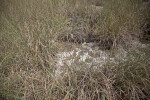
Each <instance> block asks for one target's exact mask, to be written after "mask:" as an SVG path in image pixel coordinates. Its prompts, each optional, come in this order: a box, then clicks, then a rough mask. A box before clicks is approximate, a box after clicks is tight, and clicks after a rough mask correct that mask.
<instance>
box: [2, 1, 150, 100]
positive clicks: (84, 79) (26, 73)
mask: <svg viewBox="0 0 150 100" xmlns="http://www.w3.org/2000/svg"><path fill="white" fill-rule="evenodd" d="M135 1H136V0H135ZM95 2H97V0H96V1H95ZM100 2H101V1H100ZM0 4H1V5H2V6H1V5H0V99H2V100H3V99H4V100H16V99H17V100H33V99H35V100H43V99H45V100H53V99H54V100H55V99H64V100H68V99H73V100H74V99H77V100H86V99H88V100H93V99H94V100H115V99H117V100H119V99H123V100H125V99H127V100H128V99H133V100H137V99H139V100H140V99H141V100H142V99H145V100H146V99H147V100H148V99H149V98H150V97H149V94H150V93H149V91H150V88H149V87H150V86H149V84H150V80H149V77H150V74H149V72H150V70H149V69H150V68H149V62H148V61H149V58H150V54H149V52H148V51H149V48H147V49H143V54H144V53H145V55H144V56H141V55H139V54H134V53H131V55H134V56H136V59H133V60H131V59H129V60H128V61H126V62H125V63H120V64H119V66H115V65H112V64H111V65H109V64H108V65H106V66H104V68H100V69H99V70H97V71H94V69H93V68H92V67H91V68H87V70H83V69H85V67H86V66H85V65H80V64H79V65H77V66H72V67H69V68H67V69H66V72H67V74H65V75H63V77H62V78H59V77H56V76H55V69H56V64H55V61H54V60H55V54H56V53H57V52H58V51H59V49H60V48H61V47H60V45H57V44H58V43H59V42H58V41H59V40H58V37H60V36H61V37H62V39H63V38H65V37H66V36H69V35H70V34H76V33H78V34H79V33H81V34H82V35H83V34H84V35H83V36H85V37H86V35H87V34H94V35H95V36H99V38H100V39H98V40H101V41H102V42H100V43H105V41H106V42H107V40H110V41H113V44H111V45H113V46H115V45H117V43H118V41H123V43H125V44H126V43H128V42H129V41H128V42H127V40H129V39H130V38H129V39H128V37H130V36H131V33H132V34H136V32H137V31H138V29H139V27H140V26H141V24H143V23H144V22H145V18H146V17H143V16H145V13H141V11H140V10H139V9H138V8H139V7H140V4H141V1H140V0H139V1H136V2H134V3H133V2H132V1H130V0H127V1H123V0H110V1H108V0H105V1H104V2H102V5H103V8H102V9H101V8H100V9H101V10H102V12H101V11H100V12H99V7H98V10H95V9H97V5H94V4H95V3H93V2H91V1H90V0H89V1H86V0H61V1H60V0H13V1H12V0H7V1H6V0H1V1H0ZM91 5H92V6H91ZM93 9H94V10H93ZM145 10H146V11H147V9H146V8H144V10H143V11H145ZM85 34H86V35H85ZM82 35H81V38H82ZM81 40H83V41H84V39H81ZM98 42H99V41H98ZM131 58H133V56H131ZM74 67H79V68H80V67H81V70H79V71H77V70H75V69H74ZM82 68H83V69H82Z"/></svg>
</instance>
